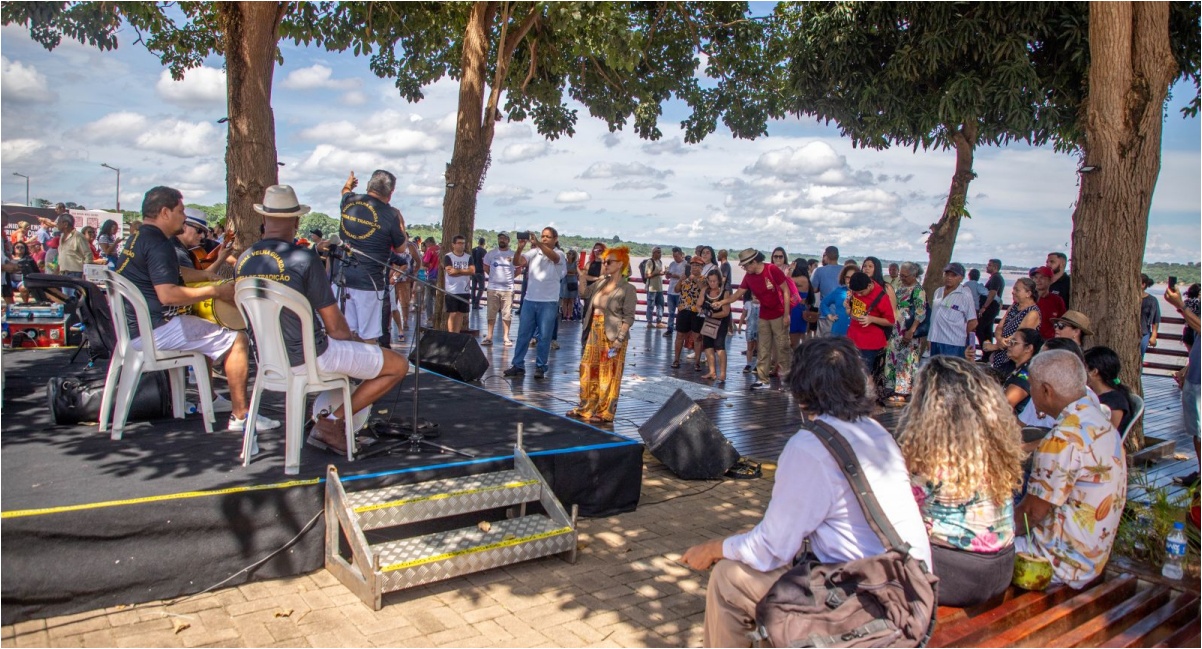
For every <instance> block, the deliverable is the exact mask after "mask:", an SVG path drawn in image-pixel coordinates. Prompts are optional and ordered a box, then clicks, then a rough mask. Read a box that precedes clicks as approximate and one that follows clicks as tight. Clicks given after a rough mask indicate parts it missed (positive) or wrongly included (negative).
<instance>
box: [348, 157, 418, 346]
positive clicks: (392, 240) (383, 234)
mask: <svg viewBox="0 0 1202 649" xmlns="http://www.w3.org/2000/svg"><path fill="white" fill-rule="evenodd" d="M358 184H359V179H357V178H355V172H353V171H352V172H351V175H350V177H349V178H347V179H346V184H344V185H343V186H342V226H341V230H340V233H341V235H342V240H343V241H344V242H345V243H346V244H347V245H348V246H350V248H351V252H352V254H354V256H355V263H351V264H347V265H346V266H345V267H344V269H343V275H344V276H345V277H346V296H347V297H346V306H345V313H346V321H347V325H348V326H349V327H350V328H351V331H353V332H355V334H356V335H358V336H359V337H360V338H361V339H362V340H363V342H366V343H368V344H374V343H376V342H378V341H379V339H380V337H381V335H382V334H383V332H384V322H385V320H386V318H385V316H384V314H383V306H384V303H385V300H386V299H387V296H386V295H385V292H386V291H388V290H390V286H389V284H388V269H387V267H386V264H387V263H388V261H389V258H390V257H391V256H392V250H393V248H395V247H396V246H399V245H401V244H403V243H405V239H406V234H405V218H404V217H403V216H401V212H400V210H397V209H396V208H394V207H392V206H391V205H389V204H388V203H389V201H391V200H392V192H393V190H394V189H395V188H396V176H394V175H392V174H391V173H389V172H387V171H384V170H383V169H377V170H376V171H374V172H372V174H371V178H370V179H368V181H367V193H365V194H355V193H354V189H355V187H356V186H358ZM385 341H387V339H385Z"/></svg>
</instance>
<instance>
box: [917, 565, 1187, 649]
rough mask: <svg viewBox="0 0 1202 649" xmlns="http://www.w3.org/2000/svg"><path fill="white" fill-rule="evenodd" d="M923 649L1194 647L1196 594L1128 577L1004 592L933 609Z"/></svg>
mask: <svg viewBox="0 0 1202 649" xmlns="http://www.w3.org/2000/svg"><path fill="white" fill-rule="evenodd" d="M937 620H938V621H937V624H936V626H935V635H934V637H932V638H931V643H930V646H931V647H1197V646H1199V638H1200V635H1199V634H1200V623H1199V600H1198V596H1197V594H1195V593H1193V592H1188V591H1181V590H1177V589H1175V588H1170V587H1168V586H1166V585H1163V584H1157V583H1152V582H1150V581H1146V580H1143V579H1140V578H1139V577H1136V576H1134V575H1130V574H1109V573H1108V574H1107V575H1105V576H1104V577H1102V578H1099V579H1098V580H1095V581H1094V582H1093V583H1091V584H1090V585H1088V586H1087V587H1085V588H1083V589H1081V590H1073V589H1071V588H1067V587H1064V586H1056V587H1053V588H1050V589H1048V590H1047V591H1044V592H1029V591H1024V590H1021V589H1018V588H1014V587H1011V588H1010V590H1008V591H1007V592H1006V593H1005V594H1004V595H1003V596H1002V597H1000V598H998V599H997V600H996V601H994V602H989V603H986V604H983V605H981V606H978V607H975V608H972V609H962V608H952V607H947V606H941V607H939V611H938V617H937Z"/></svg>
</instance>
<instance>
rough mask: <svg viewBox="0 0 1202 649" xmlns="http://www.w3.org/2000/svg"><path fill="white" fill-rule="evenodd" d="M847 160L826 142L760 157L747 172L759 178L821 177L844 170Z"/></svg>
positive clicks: (812, 143) (773, 152) (787, 148)
mask: <svg viewBox="0 0 1202 649" xmlns="http://www.w3.org/2000/svg"><path fill="white" fill-rule="evenodd" d="M846 165H847V159H846V158H844V157H843V156H841V155H839V154H838V153H837V152H836V151H835V149H834V148H832V147H831V145H829V144H827V143H826V142H821V141H819V142H810V143H808V144H806V145H804V146H802V147H800V148H797V149H794V148H792V147H786V148H784V149H777V150H775V151H769V152H767V153H765V154H763V155H761V156H760V157H759V159H758V160H756V161H755V164H753V165H751V166H750V167H748V168H747V169H746V170H745V172H746V173H749V174H752V175H757V176H778V177H781V178H799V177H807V176H808V177H816V176H821V175H822V174H823V173H825V172H828V171H834V170H839V169H842V168H843V167H845V166H846Z"/></svg>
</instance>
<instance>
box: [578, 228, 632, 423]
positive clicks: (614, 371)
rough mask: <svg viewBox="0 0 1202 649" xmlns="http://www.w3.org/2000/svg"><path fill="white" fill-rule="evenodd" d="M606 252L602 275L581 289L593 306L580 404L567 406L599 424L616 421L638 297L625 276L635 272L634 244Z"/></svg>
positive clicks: (586, 318) (587, 328)
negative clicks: (631, 259)
mask: <svg viewBox="0 0 1202 649" xmlns="http://www.w3.org/2000/svg"><path fill="white" fill-rule="evenodd" d="M602 254H603V259H604V263H603V265H602V269H601V271H600V273H601V274H600V275H599V279H598V280H597V281H595V282H593V283H592V284H589V285H587V286H585V287H584V290H583V291H581V296H582V297H583V298H584V299H585V301H586V302H587V304H588V307H587V308H586V309H585V312H584V322H585V323H586V325H585V326H584V327H582V329H583V330H584V336H583V339H582V341H581V342H582V344H583V349H582V351H581V352H580V405H578V406H576V407H575V408H573V409H571V410H569V411H568V416H569V417H576V418H577V419H584V420H585V421H588V422H591V423H594V424H604V423H612V422H613V420H614V413H615V412H617V410H618V392H619V390H621V388H622V370H623V369H624V367H625V365H626V341H627V339H628V338H629V337H630V327H631V326H632V325H634V311H635V309H636V308H637V307H638V300H639V298H638V293H637V292H636V291H635V288H634V287H633V286H631V285H630V282H629V281H627V279H626V278H627V277H630V249H629V248H627V247H625V246H616V247H614V248H610V249H608V250H606V251H605V252H604V253H602Z"/></svg>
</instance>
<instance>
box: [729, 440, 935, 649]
mask: <svg viewBox="0 0 1202 649" xmlns="http://www.w3.org/2000/svg"><path fill="white" fill-rule="evenodd" d="M803 427H804V428H806V429H807V430H809V431H810V432H812V433H814V436H815V437H817V438H818V439H819V440H820V441H821V442H822V444H823V446H825V447H826V449H827V451H828V452H830V454H831V455H832V456H834V458H835V463H836V464H838V465H839V468H840V469H842V471H843V475H844V476H845V477H846V478H847V481H848V482H849V483H850V484H851V486H852V492H853V493H855V495H856V500H857V501H858V502H859V503H860V508H861V509H862V510H863V512H864V518H865V519H866V520H867V521H868V524H869V526H871V527H872V531H873V532H875V533H876V535H877V537H878V538H880V540H881V544H882V545H884V547H885V552H884V553H883V554H878V555H876V556H873V557H865V558H863V559H856V560H854V561H848V562H845V563H822V562H820V561H819V560H818V558H817V557H815V556H814V555H813V554H812V553H810V552H809V550H808V545H807V549H806V551H805V552H804V553H803V554H802V555H801V557H799V559H798V560H797V561H796V562H795V563H794V567H793V568H792V569H791V570H789V571H788V572H786V573H785V574H784V575H782V576H781V578H780V579H779V580H777V582H776V583H775V584H773V585H772V588H771V589H769V590H768V593H767V594H766V595H764V598H763V599H761V600H760V601H759V603H758V604H757V605H756V609H755V610H756V623H757V630H756V631H755V632H754V633H753V635H754V636H756V638H757V639H766V640H768V641H769V642H770V643H771V645H772V646H774V647H920V646H924V645H925V644H926V643H927V641H929V640H930V637H931V634H932V633H933V632H934V630H935V614H936V611H937V610H938V606H937V604H936V602H937V601H938V583H939V578H938V577H936V576H935V575H933V574H932V573H931V572H930V570H929V569H928V567H927V565H926V564H925V563H923V562H921V561H919V560H917V559H915V558H914V557H913V556H912V555H911V554H910V546H909V544H907V543H906V542H904V541H902V539H901V537H900V536H899V535H898V534H897V530H896V529H894V527H893V524H892V523H891V522H889V518H888V517H887V516H886V515H885V512H884V510H883V509H882V508H881V505H880V502H878V501H877V499H876V495H875V494H874V493H873V491H872V485H870V484H869V483H868V480H867V479H866V478H865V477H864V471H863V469H862V468H861V466H860V461H859V459H857V458H856V454H855V451H853V450H852V448H851V446H850V445H848V443H847V440H846V439H844V438H843V436H842V435H841V434H839V431H837V430H835V429H834V428H833V427H831V426H830V425H828V424H826V423H823V422H821V421H811V422H808V423H806V424H804V425H803Z"/></svg>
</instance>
